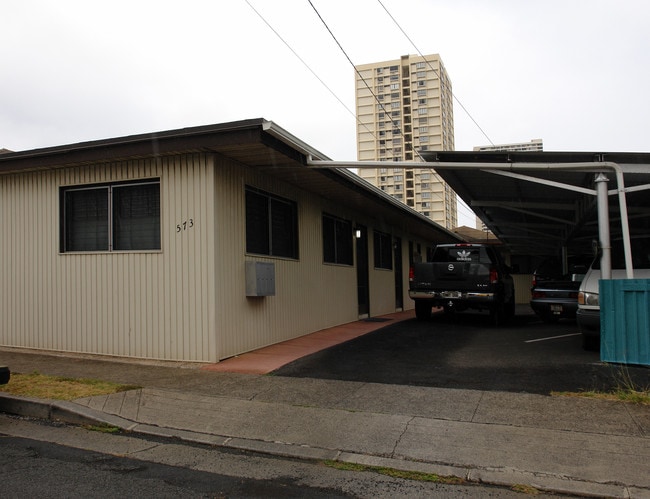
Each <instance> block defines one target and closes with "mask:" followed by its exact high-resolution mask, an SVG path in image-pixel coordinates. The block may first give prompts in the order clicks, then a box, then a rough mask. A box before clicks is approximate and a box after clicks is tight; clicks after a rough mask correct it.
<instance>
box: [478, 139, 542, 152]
mask: <svg viewBox="0 0 650 499" xmlns="http://www.w3.org/2000/svg"><path fill="white" fill-rule="evenodd" d="M474 150H475V151H543V150H544V144H543V143H542V139H533V140H531V141H530V142H516V143H514V144H500V145H489V146H474Z"/></svg>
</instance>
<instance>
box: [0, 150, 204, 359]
mask: <svg viewBox="0 0 650 499" xmlns="http://www.w3.org/2000/svg"><path fill="white" fill-rule="evenodd" d="M150 177H159V178H160V188H161V225H162V227H161V229H162V251H161V252H148V253H147V252H135V253H118V252H114V253H95V254H71V253H67V254H59V188H60V187H61V186H65V185H80V184H90V183H97V182H108V181H117V180H127V179H139V178H150ZM213 188H214V181H213V169H212V165H211V163H210V162H209V161H208V159H206V158H205V157H203V156H199V155H196V156H178V157H175V158H164V159H159V160H158V161H155V162H154V160H141V161H129V162H120V163H111V164H105V165H99V166H86V167H78V168H68V169H62V170H56V171H48V172H40V173H31V174H23V175H10V176H2V177H0V208H1V212H0V223H1V226H2V227H3V228H8V233H7V235H8V237H3V238H2V241H1V242H0V255H1V258H0V307H1V309H2V311H3V314H1V315H2V316H1V317H0V326H1V331H0V341H1V342H2V344H4V345H11V346H18V347H28V348H39V349H49V350H61V351H71V352H83V353H94V354H104V355H119V356H128V357H139V358H154V359H172V360H189V361H207V360H214V359H215V358H216V341H215V338H214V334H213V331H214V306H213V304H214V282H213V280H211V279H208V278H206V276H207V275H209V274H210V273H211V272H212V273H213V271H214V261H213V260H212V259H211V258H209V256H208V252H210V250H211V249H213V248H214V239H213V234H214V231H213V227H211V224H212V212H213V208H212V200H213ZM189 218H193V219H194V221H195V225H194V227H193V229H192V230H191V231H190V230H187V231H182V232H181V233H176V231H175V226H176V224H177V223H182V222H183V221H184V220H186V219H189ZM203 248H205V249H206V251H202V249H203Z"/></svg>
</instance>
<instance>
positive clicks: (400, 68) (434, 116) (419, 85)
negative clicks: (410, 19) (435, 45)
mask: <svg viewBox="0 0 650 499" xmlns="http://www.w3.org/2000/svg"><path fill="white" fill-rule="evenodd" d="M356 71H357V73H356V90H355V93H356V112H357V159H358V160H359V161H386V167H385V168H377V169H375V168H372V169H370V168H359V170H358V173H359V175H360V176H361V177H363V178H364V179H366V180H368V181H369V182H370V183H372V184H374V185H376V186H377V187H379V188H380V189H382V190H384V191H385V192H386V193H387V194H390V195H391V196H393V197H395V198H397V199H399V200H401V201H402V202H403V203H405V204H407V205H408V206H410V207H412V208H414V209H415V210H417V211H419V212H420V213H422V214H423V215H425V216H427V217H429V218H430V219H432V220H433V221H435V222H437V223H439V224H440V225H442V226H443V227H446V228H448V229H453V228H454V227H456V225H457V206H456V193H455V192H454V191H453V190H452V189H451V188H450V187H449V186H448V185H447V184H446V183H445V182H444V181H443V180H442V179H441V178H440V177H439V176H438V174H436V173H435V171H433V170H432V169H427V168H403V167H399V168H397V167H391V166H390V162H391V161H422V159H421V158H420V156H419V155H418V152H419V151H427V150H429V151H453V150H454V110H453V95H452V91H451V81H450V80H449V76H448V75H447V71H446V70H445V67H444V66H443V64H442V61H441V60H440V56H439V55H437V54H433V55H425V56H412V55H406V56H403V57H401V58H400V59H397V60H393V61H385V62H376V63H373V64H363V65H360V66H356Z"/></svg>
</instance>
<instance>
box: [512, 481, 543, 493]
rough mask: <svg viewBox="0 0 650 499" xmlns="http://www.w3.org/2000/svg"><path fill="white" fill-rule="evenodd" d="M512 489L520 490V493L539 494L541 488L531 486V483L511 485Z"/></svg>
mask: <svg viewBox="0 0 650 499" xmlns="http://www.w3.org/2000/svg"><path fill="white" fill-rule="evenodd" d="M510 489H511V490H513V491H515V492H519V493H520V494H528V495H530V496H536V495H538V494H539V490H537V489H536V488H535V487H531V486H530V485H522V484H516V485H513V486H512V487H510Z"/></svg>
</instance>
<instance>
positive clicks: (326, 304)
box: [215, 163, 357, 358]
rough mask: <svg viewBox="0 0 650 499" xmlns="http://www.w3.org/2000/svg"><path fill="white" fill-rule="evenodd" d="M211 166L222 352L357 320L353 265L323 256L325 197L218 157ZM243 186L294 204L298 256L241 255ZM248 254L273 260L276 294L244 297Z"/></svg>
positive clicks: (226, 354) (243, 246)
mask: <svg viewBox="0 0 650 499" xmlns="http://www.w3.org/2000/svg"><path fill="white" fill-rule="evenodd" d="M216 172H217V173H216V175H217V181H216V185H217V194H216V217H215V219H216V222H217V228H216V233H217V241H216V245H217V250H216V259H217V282H218V283H219V293H218V296H217V310H218V311H219V317H218V319H217V322H218V326H217V330H218V336H219V339H220V357H221V358H226V357H229V356H232V355H236V354H238V353H241V352H245V351H248V350H251V349H254V348H258V347H261V346H264V345H270V344H273V343H277V342H280V341H283V340H287V339H290V338H295V337H297V336H300V335H303V334H307V333H310V332H313V331H316V330H319V329H322V328H325V327H328V326H332V325H335V324H341V323H345V322H351V321H354V320H355V319H356V318H357V315H356V310H357V302H356V271H355V269H354V267H346V266H337V265H324V264H323V261H322V235H321V213H322V209H323V201H322V200H320V199H318V198H317V197H314V196H313V195H308V194H307V193H305V192H302V191H300V190H299V189H297V188H296V187H295V186H290V185H288V184H284V183H281V182H278V181H277V180H274V179H268V178H265V177H263V176H261V175H258V174H256V172H254V171H252V170H250V169H243V168H240V167H236V166H232V165H228V164H227V163H223V164H218V165H217V168H216ZM246 185H252V186H255V187H257V188H260V189H263V190H266V191H268V192H270V193H273V194H275V195H278V196H282V197H285V198H287V199H291V200H294V201H296V202H297V204H298V220H299V227H298V233H299V237H300V243H299V244H300V247H299V252H300V256H299V259H298V260H291V259H282V258H267V257H263V256H260V255H247V254H246V234H245V226H246V223H245V222H246V218H245V197H244V196H245V186H246ZM330 208H331V207H330ZM328 211H330V212H331V211H332V210H331V209H329V210H328ZM246 260H254V261H267V262H273V263H274V265H275V279H276V282H275V287H276V294H275V296H268V297H255V298H250V297H248V298H247V297H246V288H245V262H246Z"/></svg>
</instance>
